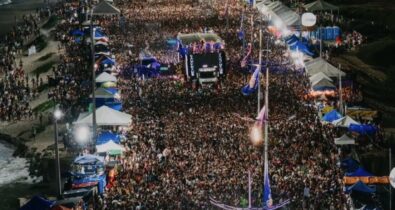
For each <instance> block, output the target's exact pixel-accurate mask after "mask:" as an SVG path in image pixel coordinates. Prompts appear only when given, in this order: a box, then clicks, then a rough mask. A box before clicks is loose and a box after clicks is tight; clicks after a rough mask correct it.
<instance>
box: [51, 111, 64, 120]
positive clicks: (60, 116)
mask: <svg viewBox="0 0 395 210" xmlns="http://www.w3.org/2000/svg"><path fill="white" fill-rule="evenodd" d="M53 116H54V117H55V119H57V120H59V119H60V118H62V116H63V113H62V110H60V109H56V110H55V111H54V112H53Z"/></svg>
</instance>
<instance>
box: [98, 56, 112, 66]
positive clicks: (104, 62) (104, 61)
mask: <svg viewBox="0 0 395 210" xmlns="http://www.w3.org/2000/svg"><path fill="white" fill-rule="evenodd" d="M100 63H101V64H107V65H115V61H114V60H113V59H111V58H109V57H107V56H106V58H104V59H103V60H101V62H100Z"/></svg>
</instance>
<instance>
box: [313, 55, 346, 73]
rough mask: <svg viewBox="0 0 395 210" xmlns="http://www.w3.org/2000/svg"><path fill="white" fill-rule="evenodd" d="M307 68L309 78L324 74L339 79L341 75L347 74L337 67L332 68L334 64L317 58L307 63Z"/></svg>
mask: <svg viewBox="0 0 395 210" xmlns="http://www.w3.org/2000/svg"><path fill="white" fill-rule="evenodd" d="M305 68H306V71H307V73H308V74H309V76H312V75H314V74H317V73H319V72H322V73H324V74H326V75H327V76H329V77H338V76H339V73H340V75H341V76H345V75H346V74H345V73H344V72H342V71H340V70H339V69H337V68H336V67H334V66H332V64H330V63H328V62H327V61H326V60H324V59H323V58H316V59H313V60H311V61H308V62H306V63H305Z"/></svg>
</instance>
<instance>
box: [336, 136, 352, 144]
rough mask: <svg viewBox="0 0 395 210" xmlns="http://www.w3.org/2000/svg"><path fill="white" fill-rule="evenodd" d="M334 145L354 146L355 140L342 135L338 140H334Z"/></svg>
mask: <svg viewBox="0 0 395 210" xmlns="http://www.w3.org/2000/svg"><path fill="white" fill-rule="evenodd" d="M335 144H336V145H350V144H351V145H353V144H355V140H354V139H353V138H351V137H349V136H348V135H347V134H343V136H341V137H340V138H335Z"/></svg>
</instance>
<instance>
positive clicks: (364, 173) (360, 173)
mask: <svg viewBox="0 0 395 210" xmlns="http://www.w3.org/2000/svg"><path fill="white" fill-rule="evenodd" d="M346 176H351V177H353V176H374V175H373V174H371V173H369V172H367V171H366V170H365V169H363V168H362V167H359V168H358V169H357V170H356V171H354V172H351V173H346Z"/></svg>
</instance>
